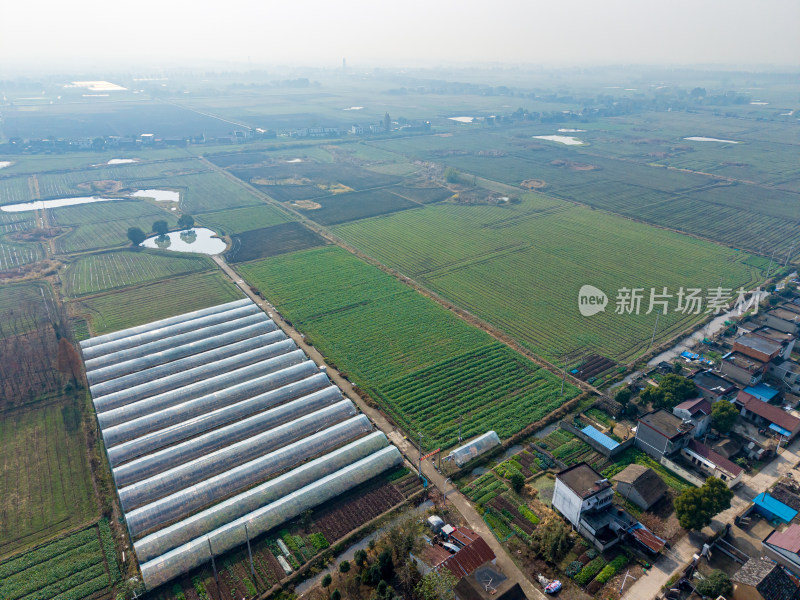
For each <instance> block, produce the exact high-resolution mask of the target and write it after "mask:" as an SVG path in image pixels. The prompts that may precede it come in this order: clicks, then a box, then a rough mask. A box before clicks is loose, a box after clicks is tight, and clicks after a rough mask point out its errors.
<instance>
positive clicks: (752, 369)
mask: <svg viewBox="0 0 800 600" xmlns="http://www.w3.org/2000/svg"><path fill="white" fill-rule="evenodd" d="M734 347H736V344H735V343H734ZM766 368H767V364H766V363H764V362H761V361H760V360H757V359H755V358H752V357H751V356H748V355H746V354H744V353H742V352H730V353H728V354H726V355H725V356H723V357H722V361H721V362H720V370H721V371H722V372H723V373H724V374H725V375H727V376H728V377H730V378H731V379H733V380H734V381H735V382H736V383H739V384H741V385H755V384H757V383H758V382H759V381H761V378H762V377H763V376H764V371H766Z"/></svg>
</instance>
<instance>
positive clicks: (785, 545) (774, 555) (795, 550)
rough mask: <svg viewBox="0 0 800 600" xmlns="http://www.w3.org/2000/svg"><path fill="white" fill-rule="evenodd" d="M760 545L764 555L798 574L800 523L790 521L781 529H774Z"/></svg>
mask: <svg viewBox="0 0 800 600" xmlns="http://www.w3.org/2000/svg"><path fill="white" fill-rule="evenodd" d="M761 547H762V549H763V550H764V554H765V555H766V556H768V557H769V558H771V559H772V560H774V561H776V562H777V563H780V564H782V565H783V566H784V567H786V568H787V569H789V570H790V571H791V572H793V573H795V574H796V575H800V525H798V524H797V523H792V524H791V525H789V527H787V528H786V529H784V530H783V531H778V530H774V531H773V532H772V533H770V534H769V535H768V536H767V537H766V538H765V539H764V541H763V542H761Z"/></svg>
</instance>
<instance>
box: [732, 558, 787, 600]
mask: <svg viewBox="0 0 800 600" xmlns="http://www.w3.org/2000/svg"><path fill="white" fill-rule="evenodd" d="M731 581H732V582H733V600H795V599H796V598H797V586H796V585H795V584H794V582H792V580H791V578H790V577H789V576H788V575H787V574H786V571H784V569H783V567H782V566H780V565H778V564H776V563H774V562H772V561H771V560H761V559H758V558H751V559H750V560H748V561H747V562H746V563H744V565H742V567H741V568H740V569H739V570H738V571H737V572H736V573H734V574H733V577H731Z"/></svg>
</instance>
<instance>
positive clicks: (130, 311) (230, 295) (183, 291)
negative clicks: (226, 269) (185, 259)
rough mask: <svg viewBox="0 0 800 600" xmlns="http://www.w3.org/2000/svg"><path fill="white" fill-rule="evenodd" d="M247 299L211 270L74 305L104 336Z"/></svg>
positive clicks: (94, 297)
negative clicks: (112, 332)
mask: <svg viewBox="0 0 800 600" xmlns="http://www.w3.org/2000/svg"><path fill="white" fill-rule="evenodd" d="M243 297H244V294H243V293H242V291H241V290H240V289H239V288H238V287H236V286H235V285H234V284H233V283H231V282H230V281H229V280H228V279H226V278H225V277H224V276H223V275H222V274H220V273H219V271H210V272H208V273H194V274H192V275H186V276H183V277H176V278H174V279H167V280H163V281H158V282H155V283H150V284H146V285H141V286H138V287H135V288H130V289H123V290H119V291H112V292H107V293H104V294H101V295H98V296H92V297H90V298H86V299H84V300H78V301H75V302H74V306H75V310H76V311H77V312H78V313H80V314H82V315H83V316H85V318H86V319H87V320H88V321H89V323H90V326H91V331H92V335H101V334H103V333H109V332H111V331H117V330H120V329H126V328H128V327H134V326H136V325H142V324H144V323H149V322H150V321H157V320H159V319H166V318H167V317H172V316H175V315H179V314H181V313H185V312H190V311H193V310H199V309H201V308H206V307H209V306H215V305H217V304H222V303H224V302H231V301H233V300H238V299H239V298H243Z"/></svg>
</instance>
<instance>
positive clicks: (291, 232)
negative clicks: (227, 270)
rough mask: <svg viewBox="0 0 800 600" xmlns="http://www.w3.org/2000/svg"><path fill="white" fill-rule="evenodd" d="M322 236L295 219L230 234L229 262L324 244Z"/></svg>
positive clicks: (243, 260)
mask: <svg viewBox="0 0 800 600" xmlns="http://www.w3.org/2000/svg"><path fill="white" fill-rule="evenodd" d="M326 243H327V242H326V241H325V239H324V238H322V236H320V235H319V234H317V233H315V232H313V231H311V230H310V229H308V228H307V227H305V226H304V225H302V224H300V223H298V222H297V221H289V222H288V223H281V224H280V225H273V226H272V227H264V228H263V229H255V230H253V231H245V232H244V233H240V234H238V235H234V236H231V244H232V245H231V249H230V250H229V251H228V253H227V255H226V257H227V259H228V261H230V262H234V263H237V262H245V261H249V260H256V259H259V258H266V257H268V256H276V255H278V254H286V253H288V252H294V251H296V250H303V249H306V248H314V247H316V246H322V245H324V244H326Z"/></svg>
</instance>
